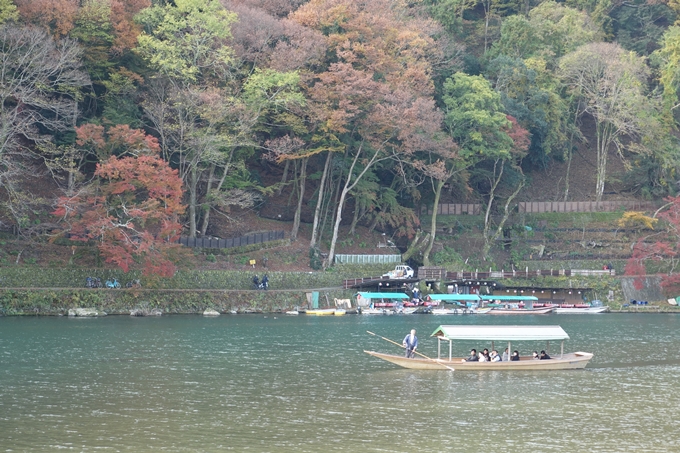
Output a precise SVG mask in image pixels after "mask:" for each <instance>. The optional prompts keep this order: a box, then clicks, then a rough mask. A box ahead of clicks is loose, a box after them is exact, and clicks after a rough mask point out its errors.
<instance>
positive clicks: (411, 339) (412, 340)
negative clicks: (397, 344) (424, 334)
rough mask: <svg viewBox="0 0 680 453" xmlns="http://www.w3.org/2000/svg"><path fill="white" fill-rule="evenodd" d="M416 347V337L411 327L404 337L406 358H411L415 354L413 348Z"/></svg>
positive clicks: (414, 330)
mask: <svg viewBox="0 0 680 453" xmlns="http://www.w3.org/2000/svg"><path fill="white" fill-rule="evenodd" d="M417 347H418V337H416V329H411V333H410V334H408V335H406V337H405V338H404V348H405V349H406V358H408V359H412V358H413V357H414V355H415V350H416V348H417Z"/></svg>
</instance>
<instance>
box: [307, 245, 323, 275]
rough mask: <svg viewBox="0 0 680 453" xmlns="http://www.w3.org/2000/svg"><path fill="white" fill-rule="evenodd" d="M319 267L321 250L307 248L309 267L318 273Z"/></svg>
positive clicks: (320, 264)
mask: <svg viewBox="0 0 680 453" xmlns="http://www.w3.org/2000/svg"><path fill="white" fill-rule="evenodd" d="M321 266H322V260H321V250H319V249H318V248H316V247H310V248H309V267H311V268H312V269H314V270H315V271H318V270H319V269H321Z"/></svg>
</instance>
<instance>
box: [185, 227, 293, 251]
mask: <svg viewBox="0 0 680 453" xmlns="http://www.w3.org/2000/svg"><path fill="white" fill-rule="evenodd" d="M284 238H285V232H284V231H267V232H264V233H253V234H249V235H247V236H241V237H238V238H232V239H219V238H190V237H181V238H179V241H177V242H179V243H180V244H182V245H185V246H187V247H200V248H208V249H228V248H232V247H242V246H244V245H251V244H260V243H262V242H269V241H276V240H279V239H284Z"/></svg>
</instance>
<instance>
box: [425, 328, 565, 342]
mask: <svg viewBox="0 0 680 453" xmlns="http://www.w3.org/2000/svg"><path fill="white" fill-rule="evenodd" d="M432 336H433V337H439V338H441V339H445V340H449V341H451V340H480V341H482V340H491V341H528V340H531V341H533V340H546V341H549V340H568V339H569V335H567V332H565V331H564V330H563V329H562V327H560V326H463V325H454V326H439V327H437V329H436V330H435V331H434V332H433V333H432Z"/></svg>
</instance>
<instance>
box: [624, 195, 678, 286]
mask: <svg viewBox="0 0 680 453" xmlns="http://www.w3.org/2000/svg"><path fill="white" fill-rule="evenodd" d="M665 201H666V202H667V203H666V204H665V205H664V206H663V207H662V208H660V209H659V210H658V211H657V212H656V213H654V215H653V216H652V217H651V218H650V217H646V216H641V215H639V213H625V214H627V215H624V217H622V219H621V220H620V224H625V225H629V224H630V223H631V222H636V223H638V224H640V223H641V224H642V225H643V226H645V227H647V228H652V229H654V227H655V226H658V225H659V224H661V225H663V228H661V229H659V230H657V231H655V232H654V233H651V234H649V235H646V236H644V237H640V238H639V239H638V240H637V242H636V243H635V245H634V246H633V255H632V256H631V258H630V259H629V260H628V262H627V263H626V268H625V274H626V275H633V276H641V275H645V274H647V271H646V267H645V262H648V261H649V260H651V261H663V262H665V263H666V264H669V265H670V269H669V271H668V272H667V273H664V274H663V275H662V277H661V286H662V287H663V288H664V289H665V290H666V291H668V292H669V293H675V294H677V292H678V291H680V274H678V273H677V272H675V270H676V267H677V265H678V260H677V259H678V257H679V256H680V196H672V197H667V198H666V199H665ZM657 220H659V221H660V222H657ZM634 284H635V286H636V287H637V288H638V289H641V288H642V280H641V279H639V280H637V279H636V281H635V282H634Z"/></svg>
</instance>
